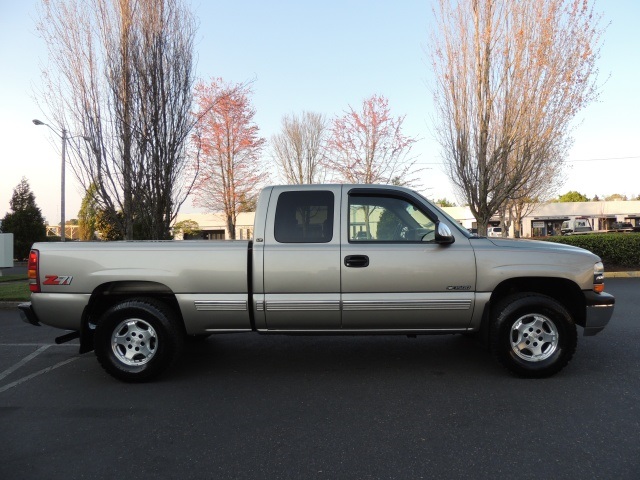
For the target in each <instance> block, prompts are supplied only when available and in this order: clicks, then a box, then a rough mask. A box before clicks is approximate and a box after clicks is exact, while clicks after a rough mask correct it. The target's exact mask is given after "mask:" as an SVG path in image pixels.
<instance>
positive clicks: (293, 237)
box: [274, 191, 334, 243]
mask: <svg viewBox="0 0 640 480" xmlns="http://www.w3.org/2000/svg"><path fill="white" fill-rule="evenodd" d="M333 203H334V199H333V193H331V192H327V191H315V192H311V191H307V192H284V193H281V194H280V196H279V197H278V205H277V207H276V220H275V231H274V236H275V239H276V241H277V242H280V243H327V242H330V241H331V239H332V238H333Z"/></svg>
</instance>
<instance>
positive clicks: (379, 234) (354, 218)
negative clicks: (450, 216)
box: [349, 196, 436, 242]
mask: <svg viewBox="0 0 640 480" xmlns="http://www.w3.org/2000/svg"><path fill="white" fill-rule="evenodd" d="M435 227H436V226H435V222H434V221H433V220H431V219H430V218H429V217H428V216H427V215H426V214H425V213H424V212H423V211H422V210H421V209H420V208H418V207H417V206H416V205H415V204H413V203H412V202H409V201H408V200H405V199H403V198H397V197H385V196H351V197H349V242H433V241H435Z"/></svg>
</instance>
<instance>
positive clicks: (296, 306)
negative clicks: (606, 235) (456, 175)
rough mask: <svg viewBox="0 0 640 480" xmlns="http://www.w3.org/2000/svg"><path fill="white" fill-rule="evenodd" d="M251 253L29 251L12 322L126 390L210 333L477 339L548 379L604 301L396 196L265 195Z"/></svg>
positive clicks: (239, 247)
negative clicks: (67, 344)
mask: <svg viewBox="0 0 640 480" xmlns="http://www.w3.org/2000/svg"><path fill="white" fill-rule="evenodd" d="M255 218H256V220H255V226H254V240H253V241H227V242H210V241H168V242H112V243H100V242H87V243H75V242H66V243H36V244H35V245H34V246H33V250H32V251H31V254H30V259H29V278H30V288H31V292H32V295H31V302H30V303H25V304H23V305H21V306H20V309H21V312H22V315H23V317H24V319H25V320H26V321H28V322H30V323H32V324H34V325H39V324H40V323H44V324H47V325H51V326H54V327H58V328H61V329H67V330H70V331H71V332H70V333H68V334H66V335H63V336H62V337H59V339H58V340H59V341H64V340H68V339H70V338H74V337H76V338H77V337H79V338H80V351H81V352H87V351H90V350H92V349H94V350H95V352H96V356H97V358H98V360H99V362H100V364H101V365H102V366H103V367H104V369H105V370H106V371H107V372H109V373H110V374H111V375H113V376H115V377H117V378H119V379H121V380H125V381H145V380H149V379H151V378H154V377H156V376H157V375H158V374H160V373H161V372H163V371H164V370H165V369H166V368H167V367H168V366H169V365H170V364H171V363H172V362H173V361H174V360H175V359H176V358H177V356H178V355H179V353H180V352H181V350H182V349H183V348H184V346H185V345H189V342H188V340H189V339H194V338H201V337H204V336H207V335H210V334H221V333H231V332H258V333H263V334H309V335H315V334H349V335H353V334H362V335H370V334H402V335H407V336H409V337H413V336H415V335H422V334H442V333H459V334H469V335H476V336H478V337H480V338H481V339H483V340H484V341H485V342H486V343H487V344H488V345H489V347H490V349H491V351H492V352H493V354H494V355H495V357H496V358H497V360H498V361H499V362H500V363H502V364H503V365H504V366H505V367H507V368H508V369H509V370H511V371H512V372H514V373H515V374H517V375H520V376H525V377H543V376H549V375H552V374H554V373H556V372H558V371H559V370H560V369H562V368H563V367H564V366H565V365H566V364H567V363H568V362H569V360H570V359H571V357H572V356H573V354H574V352H575V349H576V343H577V329H576V325H579V326H580V327H582V329H583V331H584V334H585V335H595V334H596V333H598V332H599V331H601V330H602V329H603V328H604V327H605V326H606V325H607V323H608V322H609V319H610V318H611V315H612V313H613V308H614V302H615V301H614V298H613V297H612V296H611V295H609V294H607V293H604V292H603V289H604V283H603V279H604V269H603V265H602V263H601V261H600V258H599V257H597V256H596V255H594V254H592V253H590V252H588V251H586V250H582V249H579V248H574V247H569V246H563V245H558V244H550V243H544V242H536V241H527V240H506V239H498V238H491V239H488V238H480V237H477V236H473V235H471V234H469V233H468V232H467V231H466V230H465V229H463V228H461V227H460V226H459V225H458V223H457V222H456V221H455V220H453V219H452V218H451V217H449V216H447V214H446V213H444V212H442V211H441V210H439V209H438V208H437V207H436V206H435V205H433V204H432V203H430V202H429V201H427V200H426V199H425V198H424V197H422V196H421V195H419V194H418V193H416V192H414V191H411V190H409V189H406V188H401V187H393V186H377V185H367V186H363V185H307V186H274V187H267V188H265V189H264V190H263V191H262V193H261V195H260V198H259V201H258V207H257V211H256V217H255Z"/></svg>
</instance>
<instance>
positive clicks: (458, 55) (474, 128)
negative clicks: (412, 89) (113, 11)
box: [431, 0, 602, 234]
mask: <svg viewBox="0 0 640 480" xmlns="http://www.w3.org/2000/svg"><path fill="white" fill-rule="evenodd" d="M435 16H436V19H437V22H438V28H437V30H436V31H434V32H433V35H432V41H431V47H432V50H431V55H432V60H433V68H434V71H435V74H436V84H435V85H434V99H435V104H436V108H437V120H436V132H437V137H438V139H439V142H440V144H441V145H442V147H443V151H444V157H445V161H446V164H447V165H448V174H449V176H450V178H451V180H452V182H453V183H454V184H455V185H456V187H457V188H458V190H459V194H460V195H461V196H462V197H463V198H464V200H465V202H467V203H468V204H469V206H470V208H471V211H472V212H473V214H474V215H475V217H476V219H477V220H478V230H479V233H481V234H484V233H486V227H487V222H488V221H489V219H490V218H491V216H492V215H493V214H495V213H496V212H498V211H499V210H500V209H501V208H503V207H504V205H505V203H506V202H507V201H508V200H509V199H511V200H517V199H518V198H524V197H526V196H530V195H531V192H532V191H535V190H537V189H539V185H540V184H541V182H549V173H550V172H557V171H559V170H560V167H561V164H562V161H563V158H564V156H565V155H566V152H567V148H568V147H569V145H570V143H571V138H570V128H571V121H572V120H573V119H574V117H575V116H576V114H577V113H578V112H579V111H580V110H581V109H583V108H584V107H585V106H586V105H587V104H588V103H589V102H591V101H593V100H594V99H595V98H596V97H597V94H598V89H597V85H596V81H597V69H596V65H595V63H596V60H597V58H598V56H599V45H600V39H601V33H602V29H600V28H599V27H598V23H599V21H600V16H599V15H596V14H594V12H593V9H592V7H589V5H588V1H586V0H545V1H544V2H543V1H524V0H439V8H438V9H437V11H435Z"/></svg>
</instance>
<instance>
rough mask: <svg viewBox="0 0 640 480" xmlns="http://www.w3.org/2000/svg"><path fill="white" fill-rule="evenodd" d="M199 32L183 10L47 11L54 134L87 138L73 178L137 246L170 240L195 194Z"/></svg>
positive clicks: (165, 4) (167, 4)
mask: <svg viewBox="0 0 640 480" xmlns="http://www.w3.org/2000/svg"><path fill="white" fill-rule="evenodd" d="M195 30H196V28H195V20H194V18H193V16H192V15H191V14H190V12H189V11H188V10H187V9H186V8H185V7H184V6H183V4H182V2H181V0H85V1H81V0H48V1H43V3H42V8H41V12H40V21H39V31H40V33H41V35H42V37H43V38H44V40H45V41H46V43H47V47H48V49H49V60H50V63H49V66H48V68H47V69H46V70H45V74H44V81H45V84H44V89H43V92H42V97H41V99H42V102H43V104H44V105H46V107H48V111H49V115H50V117H51V118H52V120H51V123H52V125H57V126H59V128H60V129H62V128H63V127H64V128H66V129H67V130H68V131H69V132H72V134H76V135H82V136H84V137H85V140H84V141H83V140H81V139H78V138H76V139H75V141H73V144H74V145H75V146H76V148H75V149H72V150H74V151H75V152H76V155H75V156H74V157H73V159H72V162H71V164H72V167H73V170H74V172H75V174H76V175H77V177H78V178H79V180H80V182H81V183H82V185H83V186H84V187H85V189H88V188H89V186H90V185H91V184H95V185H96V189H97V192H96V197H97V199H98V201H99V203H100V204H101V207H102V208H103V209H105V210H106V211H108V212H111V214H110V216H111V217H112V218H114V219H119V220H117V221H118V222H119V223H120V225H119V228H120V229H121V231H122V233H123V235H124V236H125V238H128V239H132V238H150V239H161V238H167V236H168V235H169V226H170V224H171V222H172V220H173V219H174V218H175V216H176V214H177V212H178V209H179V208H180V205H181V204H182V203H183V202H184V200H185V199H186V196H187V194H188V190H189V188H190V182H189V181H188V180H185V175H184V174H185V165H186V163H185V157H186V145H187V140H188V136H189V132H190V130H191V128H192V124H193V121H192V117H191V114H190V109H191V104H192V87H193V82H194V79H193V71H194V58H193V42H194V36H195ZM117 212H121V214H119V215H116V213H117Z"/></svg>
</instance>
